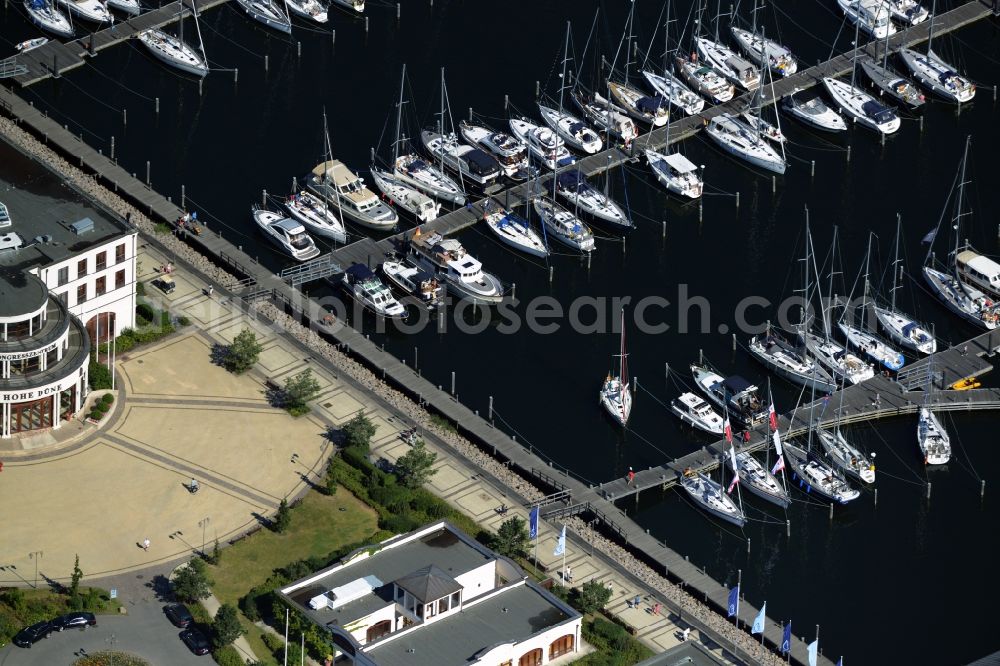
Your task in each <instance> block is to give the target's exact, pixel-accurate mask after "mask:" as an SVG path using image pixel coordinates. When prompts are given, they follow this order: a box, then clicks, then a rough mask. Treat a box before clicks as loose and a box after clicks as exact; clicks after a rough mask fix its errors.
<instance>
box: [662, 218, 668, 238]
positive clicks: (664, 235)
mask: <svg viewBox="0 0 1000 666" xmlns="http://www.w3.org/2000/svg"><path fill="white" fill-rule="evenodd" d="M663 237H664V238H666V237H667V221H666V220H663Z"/></svg>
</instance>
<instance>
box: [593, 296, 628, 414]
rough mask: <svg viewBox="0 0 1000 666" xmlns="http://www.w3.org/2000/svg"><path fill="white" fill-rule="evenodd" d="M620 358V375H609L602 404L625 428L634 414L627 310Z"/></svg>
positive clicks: (602, 393) (622, 321) (622, 326)
mask: <svg viewBox="0 0 1000 666" xmlns="http://www.w3.org/2000/svg"><path fill="white" fill-rule="evenodd" d="M616 356H617V358H618V375H617V376H616V375H612V374H611V373H610V372H609V373H608V376H607V378H606V379H605V380H604V384H603V385H602V386H601V392H600V395H599V397H600V402H601V405H603V406H604V409H605V410H606V411H607V412H608V414H610V415H611V418H613V419H614V420H615V421H617V422H618V423H619V425H622V426H625V425H626V424H627V423H628V417H629V415H630V414H631V413H632V392H631V391H630V390H629V381H628V363H627V358H628V354H627V353H626V352H625V309H624V308H622V311H621V345H620V350H619V353H618V354H617V355H616Z"/></svg>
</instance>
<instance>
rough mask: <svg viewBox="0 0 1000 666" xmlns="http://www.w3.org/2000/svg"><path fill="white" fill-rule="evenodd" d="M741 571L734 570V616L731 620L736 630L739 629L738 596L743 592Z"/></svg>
mask: <svg viewBox="0 0 1000 666" xmlns="http://www.w3.org/2000/svg"><path fill="white" fill-rule="evenodd" d="M742 587H743V569H737V570H736V616H735V617H734V618H733V619H734V620H735V621H736V628H737V629H739V628H740V594H742V593H743V590H742V589H740V588H742Z"/></svg>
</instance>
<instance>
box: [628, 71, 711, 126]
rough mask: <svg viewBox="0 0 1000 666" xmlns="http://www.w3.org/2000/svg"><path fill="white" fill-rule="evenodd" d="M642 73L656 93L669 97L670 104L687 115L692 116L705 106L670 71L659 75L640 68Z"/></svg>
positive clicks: (701, 100)
mask: <svg viewBox="0 0 1000 666" xmlns="http://www.w3.org/2000/svg"><path fill="white" fill-rule="evenodd" d="M642 75H643V76H644V77H645V79H646V82H647V83H648V84H649V87H650V88H652V89H653V90H654V91H655V92H656V94H657V95H661V96H663V97H665V98H667V99H669V100H670V106H672V107H674V108H677V109H681V110H682V111H683V112H684V113H686V114H687V115H689V116H693V115H695V114H696V113H701V111H702V109H704V108H705V100H703V99H702V98H701V97H699V96H698V95H697V94H696V93H695V92H693V91H692V90H690V89H689V88H688V87H687V86H686V85H684V84H683V83H681V81H680V79H678V78H677V77H676V76H674V75H673V74H671V73H670V72H664V74H663V75H662V76H661V75H659V74H654V73H653V72H649V71H646V70H642Z"/></svg>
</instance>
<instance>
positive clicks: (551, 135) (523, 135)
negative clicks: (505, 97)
mask: <svg viewBox="0 0 1000 666" xmlns="http://www.w3.org/2000/svg"><path fill="white" fill-rule="evenodd" d="M510 129H511V131H512V132H514V136H516V137H517V138H518V139H520V140H521V141H524V142H525V143H526V144H528V150H529V151H530V152H531V154H532V155H534V156H535V157H536V158H538V160H539V161H541V163H542V164H544V165H545V166H546V167H548V168H549V169H552V170H555V169H558V168H559V167H564V166H568V165H570V164H573V163H574V162H575V161H576V158H575V157H573V156H572V155H571V154H570V152H569V151H568V150H566V143H565V142H564V141H563V140H562V138H561V137H560V136H559V135H558V134H556V133H555V132H553V131H552V130H551V129H549V128H548V127H542V126H540V125H536V124H535V123H533V122H531V121H530V120H528V119H527V118H511V120H510Z"/></svg>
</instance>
